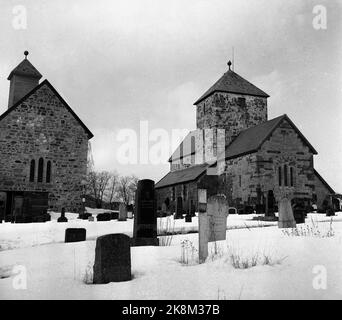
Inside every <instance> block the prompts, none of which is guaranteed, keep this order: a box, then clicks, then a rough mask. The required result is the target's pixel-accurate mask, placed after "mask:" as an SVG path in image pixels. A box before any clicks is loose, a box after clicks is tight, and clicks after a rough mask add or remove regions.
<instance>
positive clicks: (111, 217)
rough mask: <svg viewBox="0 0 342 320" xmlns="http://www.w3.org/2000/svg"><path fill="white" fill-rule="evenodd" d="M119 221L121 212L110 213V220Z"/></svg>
mask: <svg viewBox="0 0 342 320" xmlns="http://www.w3.org/2000/svg"><path fill="white" fill-rule="evenodd" d="M117 219H119V212H117V211H112V212H111V213H110V220H117Z"/></svg>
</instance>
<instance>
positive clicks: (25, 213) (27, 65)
mask: <svg viewBox="0 0 342 320" xmlns="http://www.w3.org/2000/svg"><path fill="white" fill-rule="evenodd" d="M27 55H28V52H27V51H26V52H25V58H24V60H23V61H22V62H20V63H19V65H18V66H17V67H15V68H14V69H13V70H12V72H11V73H10V75H9V76H8V80H9V81H10V88H9V99H8V109H7V110H6V111H5V112H4V113H3V114H2V115H0V221H1V220H6V221H16V222H30V221H42V220H44V219H45V217H44V215H46V211H47V209H48V208H50V209H53V210H61V208H65V209H66V210H68V211H73V212H78V211H79V210H80V209H81V207H82V188H83V187H82V186H83V184H84V181H85V178H86V170H87V153H88V140H89V139H91V138H92V137H93V134H92V133H91V132H90V131H89V129H88V128H87V127H86V126H85V124H84V123H83V122H82V121H81V119H80V118H79V117H78V116H77V115H76V113H75V112H74V111H73V110H72V109H71V107H70V106H69V105H68V103H67V102H66V101H65V100H64V99H63V98H62V97H61V95H60V94H59V93H58V92H57V90H56V89H55V88H54V87H53V86H52V84H51V83H50V82H49V81H48V80H44V81H42V82H39V81H40V79H41V78H42V75H41V74H40V72H39V71H38V70H37V69H36V68H35V67H34V66H33V65H32V64H31V62H30V61H29V60H28V59H27Z"/></svg>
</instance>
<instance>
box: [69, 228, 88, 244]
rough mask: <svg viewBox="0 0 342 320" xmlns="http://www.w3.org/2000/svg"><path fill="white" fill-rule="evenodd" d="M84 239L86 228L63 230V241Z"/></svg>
mask: <svg viewBox="0 0 342 320" xmlns="http://www.w3.org/2000/svg"><path fill="white" fill-rule="evenodd" d="M85 240H86V229H84V228H68V229H66V230H65V239H64V242H78V241H85Z"/></svg>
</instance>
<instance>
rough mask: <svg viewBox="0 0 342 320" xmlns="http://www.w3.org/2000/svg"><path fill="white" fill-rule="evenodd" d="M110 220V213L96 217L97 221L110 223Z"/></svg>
mask: <svg viewBox="0 0 342 320" xmlns="http://www.w3.org/2000/svg"><path fill="white" fill-rule="evenodd" d="M110 218H111V214H110V212H104V213H99V214H98V215H97V216H96V220H97V221H110Z"/></svg>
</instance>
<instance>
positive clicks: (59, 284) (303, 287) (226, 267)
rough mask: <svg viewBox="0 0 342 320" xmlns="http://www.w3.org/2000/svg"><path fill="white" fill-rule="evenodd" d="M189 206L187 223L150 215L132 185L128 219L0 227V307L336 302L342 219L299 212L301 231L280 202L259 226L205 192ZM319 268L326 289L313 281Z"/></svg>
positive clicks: (121, 215) (122, 215)
mask: <svg viewBox="0 0 342 320" xmlns="http://www.w3.org/2000/svg"><path fill="white" fill-rule="evenodd" d="M196 206H197V207H198V208H199V210H198V212H195V213H194V215H190V214H186V215H182V214H180V213H177V211H176V210H175V212H174V213H173V214H171V215H167V216H159V217H157V210H156V201H155V193H154V181H152V180H140V181H139V182H138V185H137V190H136V198H135V205H134V215H132V217H131V216H129V217H128V214H127V208H126V206H125V205H123V204H121V205H120V206H119V212H118V214H115V215H114V214H113V213H114V212H112V211H110V210H106V211H105V212H103V210H99V209H91V208H86V212H87V214H88V215H89V218H91V219H88V220H86V219H82V217H79V216H78V215H77V214H75V213H71V212H65V210H64V209H63V210H62V211H61V212H52V211H51V212H49V214H50V216H51V221H46V222H44V223H30V224H24V223H23V224H18V223H16V224H13V223H9V222H6V223H2V224H0V289H1V290H0V299H114V300H118V299H129V300H132V299H133V300H134V299H149V300H150V299H189V300H192V299H211V300H236V299H237V300H239V299H303V298H312V299H336V298H338V297H341V288H340V287H339V286H338V283H341V281H342V275H341V273H340V265H341V261H340V256H339V255H331V254H330V253H331V252H332V251H335V252H339V251H340V248H341V241H342V223H341V222H342V212H336V213H335V215H334V216H330V215H322V214H319V213H307V214H306V218H304V222H303V223H302V222H301V221H298V220H296V219H295V218H294V213H293V209H292V206H291V204H290V202H289V200H288V199H287V198H286V196H284V198H283V199H282V200H281V201H280V203H279V212H276V213H275V216H276V219H274V220H272V221H271V220H265V219H263V217H262V215H260V214H256V213H252V214H248V215H238V214H236V212H235V210H233V208H231V207H229V203H228V202H227V199H226V197H225V195H223V194H217V195H210V196H209V195H208V192H207V190H206V189H199V190H198V204H196ZM104 216H105V217H106V219H104V218H103V217H104ZM107 217H108V219H107ZM189 217H190V218H191V221H190V220H189ZM112 218H113V219H112ZM322 261H324V266H323V267H324V268H326V270H328V272H329V279H333V281H332V280H328V285H325V284H324V282H322V281H321V280H322V279H321V278H319V279H318V280H317V277H318V276H319V275H317V271H315V270H317V266H321V265H322ZM18 265H19V266H21V268H22V269H21V270H24V271H21V273H20V272H19V273H18V272H15V270H16V268H15V267H16V266H18ZM323 276H324V274H323ZM315 277H316V278H315ZM18 279H20V283H21V284H22V283H24V284H25V290H20V289H15V286H14V283H16V282H18V281H19V280H18ZM275 282H277V283H278V285H277V286H274V283H275ZM322 283H323V284H322ZM52 284H53V287H54V290H51V285H52ZM320 286H322V288H320Z"/></svg>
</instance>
